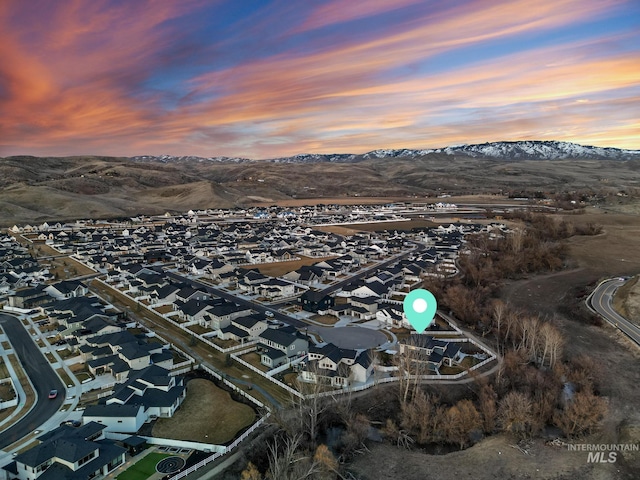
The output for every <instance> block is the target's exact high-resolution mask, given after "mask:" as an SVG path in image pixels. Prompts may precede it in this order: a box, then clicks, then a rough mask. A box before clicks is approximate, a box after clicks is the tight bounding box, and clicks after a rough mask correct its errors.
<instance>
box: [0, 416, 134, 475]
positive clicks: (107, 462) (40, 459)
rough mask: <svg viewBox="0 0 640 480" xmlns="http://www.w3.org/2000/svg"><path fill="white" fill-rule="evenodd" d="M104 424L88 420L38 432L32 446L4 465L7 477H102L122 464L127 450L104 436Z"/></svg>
mask: <svg viewBox="0 0 640 480" xmlns="http://www.w3.org/2000/svg"><path fill="white" fill-rule="evenodd" d="M105 429H106V427H105V426H104V425H100V424H99V423H96V422H88V423H86V424H84V425H82V426H81V427H77V428H76V427H71V426H68V425H63V426H60V427H58V428H56V429H54V430H52V431H50V432H47V433H45V434H43V435H40V436H39V437H38V438H37V440H38V441H39V442H40V443H39V444H38V445H36V446H35V447H32V448H30V449H29V450H27V451H25V452H23V453H20V454H19V455H17V456H16V457H15V458H14V461H13V462H11V463H10V464H9V465H7V466H5V467H4V470H5V471H6V472H7V474H8V477H9V479H10V480H13V479H19V480H35V479H40V480H79V479H95V480H99V479H101V478H104V477H105V476H106V475H107V474H109V473H110V472H112V471H113V470H115V469H116V468H117V467H118V466H120V465H122V464H123V463H124V461H125V453H126V450H125V449H124V448H122V447H120V446H118V445H116V444H115V443H114V442H113V441H111V440H107V439H105V437H104V430H105Z"/></svg>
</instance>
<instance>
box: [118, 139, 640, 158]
mask: <svg viewBox="0 0 640 480" xmlns="http://www.w3.org/2000/svg"><path fill="white" fill-rule="evenodd" d="M431 154H440V155H442V154H445V155H454V156H468V157H472V158H492V159H496V160H503V161H507V162H509V161H519V160H566V159H585V160H640V150H623V149H620V148H605V147H592V146H588V145H578V144H576V143H570V142H556V141H522V142H492V143H482V144H477V145H455V146H450V147H445V148H436V149H417V150H411V149H379V150H373V151H371V152H368V153H365V154H363V155H354V154H350V153H333V154H301V155H294V156H291V157H280V158H270V159H266V160H248V159H246V158H230V157H207V158H203V157H194V156H183V157H176V156H172V155H159V156H151V155H143V156H137V157H131V160H133V161H140V162H161V163H186V162H198V163H204V162H219V163H246V162H256V161H261V162H270V163H323V162H329V163H355V162H362V161H366V160H370V159H384V158H421V157H426V156H429V155H431Z"/></svg>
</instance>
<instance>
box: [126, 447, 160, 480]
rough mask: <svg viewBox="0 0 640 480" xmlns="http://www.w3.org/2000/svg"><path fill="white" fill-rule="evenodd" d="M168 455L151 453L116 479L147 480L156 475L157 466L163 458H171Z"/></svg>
mask: <svg viewBox="0 0 640 480" xmlns="http://www.w3.org/2000/svg"><path fill="white" fill-rule="evenodd" d="M170 456H171V455H168V454H166V453H155V452H154V453H150V454H149V455H146V456H145V457H144V458H142V459H140V461H138V462H136V463H134V464H133V465H131V466H130V467H129V468H127V469H126V470H125V471H124V472H122V473H121V474H120V475H118V476H117V477H116V479H117V480H147V478H149V477H150V476H151V475H153V474H154V473H156V465H157V464H158V462H159V461H160V460H162V459H163V458H167V457H170Z"/></svg>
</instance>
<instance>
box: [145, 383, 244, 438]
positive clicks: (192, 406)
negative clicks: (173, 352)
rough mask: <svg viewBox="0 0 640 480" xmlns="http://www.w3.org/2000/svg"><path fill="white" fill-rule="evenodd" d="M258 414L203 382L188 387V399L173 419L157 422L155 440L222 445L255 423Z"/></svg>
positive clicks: (226, 393) (213, 386)
mask: <svg viewBox="0 0 640 480" xmlns="http://www.w3.org/2000/svg"><path fill="white" fill-rule="evenodd" d="M254 419H255V412H254V411H253V409H252V408H251V407H249V406H248V405H245V404H243V403H238V402H236V401H234V400H233V399H232V398H231V395H229V392H227V391H225V390H222V389H221V388H218V387H217V386H216V385H215V384H214V383H212V382H210V381H209V380H205V379H203V378H195V379H192V380H190V381H189V382H188V383H187V398H186V399H185V400H184V402H183V403H182V405H181V406H180V409H179V410H178V411H177V412H176V414H175V415H174V416H173V418H168V419H165V418H161V419H158V421H157V422H156V424H155V425H154V427H153V436H154V437H163V438H174V439H177V440H190V441H194V442H203V443H212V444H222V443H225V442H228V441H230V440H233V438H234V437H235V436H236V434H237V433H238V432H239V431H240V430H242V429H243V428H245V427H248V426H249V425H251V424H252V423H253V421H254Z"/></svg>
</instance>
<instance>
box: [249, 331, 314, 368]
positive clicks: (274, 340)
mask: <svg viewBox="0 0 640 480" xmlns="http://www.w3.org/2000/svg"><path fill="white" fill-rule="evenodd" d="M308 349H309V342H308V341H307V339H306V338H305V337H304V336H303V335H301V334H299V333H297V332H295V333H290V332H287V331H285V330H283V329H275V328H267V329H266V330H265V331H264V332H262V333H261V334H260V335H259V336H258V353H259V354H260V363H262V364H263V365H265V366H267V367H271V368H275V367H278V366H280V365H282V364H284V363H286V362H288V361H290V359H292V358H294V357H296V356H300V355H304V354H305V353H306V352H307V350H308Z"/></svg>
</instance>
